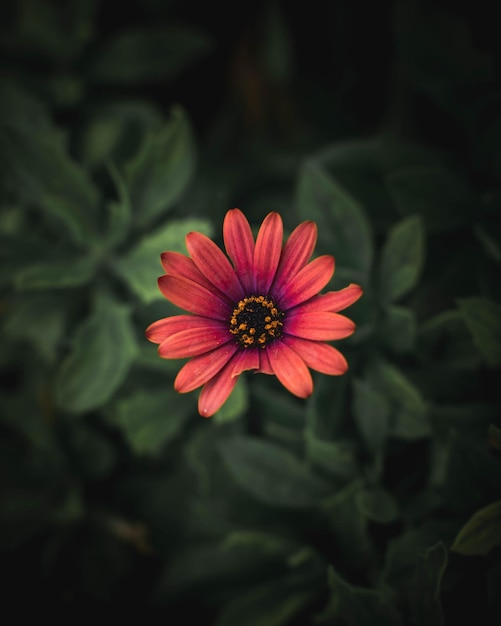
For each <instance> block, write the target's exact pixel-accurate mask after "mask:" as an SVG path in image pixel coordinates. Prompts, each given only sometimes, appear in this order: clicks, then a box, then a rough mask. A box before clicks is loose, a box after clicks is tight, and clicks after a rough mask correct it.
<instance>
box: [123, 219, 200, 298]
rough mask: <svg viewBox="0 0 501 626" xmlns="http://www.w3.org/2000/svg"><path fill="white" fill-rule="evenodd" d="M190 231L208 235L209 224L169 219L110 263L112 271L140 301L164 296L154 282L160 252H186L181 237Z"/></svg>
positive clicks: (158, 267)
mask: <svg viewBox="0 0 501 626" xmlns="http://www.w3.org/2000/svg"><path fill="white" fill-rule="evenodd" d="M190 231H199V232H202V233H204V234H206V235H209V236H210V235H211V234H212V226H211V224H210V223H209V222H208V221H207V220H201V219H191V218H190V219H185V220H175V221H170V222H168V223H167V224H165V225H164V226H161V227H160V228H158V230H156V231H155V232H154V233H152V234H150V235H146V236H145V237H143V238H142V239H141V241H140V242H139V243H138V244H137V246H136V247H135V248H133V249H132V250H131V251H130V252H128V253H127V254H126V255H125V256H123V257H121V258H118V259H117V260H116V261H115V262H114V264H113V267H114V268H115V270H116V271H117V272H118V274H119V275H120V276H121V277H122V278H123V280H124V281H125V282H126V283H127V284H128V285H129V287H130V288H131V289H132V291H133V292H134V293H135V294H136V295H137V296H138V297H139V298H141V300H142V301H143V302H146V303H149V302H153V301H154V300H161V299H162V298H164V296H162V294H161V293H160V291H159V289H158V284H157V278H158V276H159V275H160V274H161V273H162V267H161V265H160V255H161V253H162V252H165V251H167V250H168V251H171V252H182V253H184V254H186V245H185V242H184V239H185V236H186V235H187V234H188V233H189V232H190Z"/></svg>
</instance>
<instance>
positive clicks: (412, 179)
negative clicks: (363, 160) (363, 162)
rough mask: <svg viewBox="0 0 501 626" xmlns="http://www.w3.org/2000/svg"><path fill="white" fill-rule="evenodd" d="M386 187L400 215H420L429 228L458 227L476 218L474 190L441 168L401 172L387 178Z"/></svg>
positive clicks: (408, 169)
mask: <svg viewBox="0 0 501 626" xmlns="http://www.w3.org/2000/svg"><path fill="white" fill-rule="evenodd" d="M387 185H388V189H389V191H390V194H391V195H392V197H393V199H394V201H395V205H396V207H397V210H398V211H399V213H400V214H402V215H405V216H407V215H421V216H422V217H423V219H424V221H425V223H426V226H427V227H428V228H431V229H436V230H445V229H452V228H458V227H460V226H464V225H465V224H467V223H468V222H472V221H474V220H475V218H476V215H477V207H478V204H479V200H478V198H477V197H476V195H475V193H474V191H473V189H472V188H471V187H469V186H468V185H467V184H466V182H465V181H464V179H463V178H461V177H460V176H459V175H456V174H455V173H454V172H452V171H450V170H448V169H445V168H443V167H436V166H434V167H429V166H419V167H412V168H407V169H404V170H400V171H397V172H394V173H393V174H391V175H390V176H389V177H388V178H387Z"/></svg>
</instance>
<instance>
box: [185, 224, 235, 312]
mask: <svg viewBox="0 0 501 626" xmlns="http://www.w3.org/2000/svg"><path fill="white" fill-rule="evenodd" d="M186 247H187V248H188V252H189V253H190V255H191V258H192V259H193V261H194V263H195V265H196V266H197V268H198V269H199V270H200V272H201V273H202V274H203V275H204V276H205V278H207V280H209V281H210V282H211V283H212V284H213V285H215V286H216V287H217V288H218V289H219V291H221V292H222V293H224V294H226V295H227V296H228V297H229V298H231V299H232V300H234V301H235V300H236V301H238V300H240V299H241V298H242V297H243V296H244V292H243V289H242V285H241V284H240V282H239V280H238V278H237V275H236V274H235V270H234V269H233V267H232V266H231V263H230V262H229V261H228V258H227V257H226V255H225V254H224V253H223V251H222V250H221V249H220V248H219V247H218V246H217V245H216V244H215V243H214V242H213V241H212V239H209V237H207V236H206V235H204V234H202V233H197V232H192V233H188V235H186Z"/></svg>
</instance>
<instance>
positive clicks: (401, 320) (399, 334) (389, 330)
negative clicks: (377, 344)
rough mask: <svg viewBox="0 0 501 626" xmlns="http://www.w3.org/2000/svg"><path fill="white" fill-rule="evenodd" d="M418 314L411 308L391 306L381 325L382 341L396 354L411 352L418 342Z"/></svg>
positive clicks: (385, 313)
mask: <svg viewBox="0 0 501 626" xmlns="http://www.w3.org/2000/svg"><path fill="white" fill-rule="evenodd" d="M416 335H417V324H416V316H415V315H414V312H413V311H411V310H410V309H406V308H404V307H400V306H389V307H387V308H386V309H385V311H384V317H383V320H382V322H381V325H380V327H379V336H380V341H381V343H382V344H383V345H384V346H385V347H387V348H388V349H389V350H391V351H392V352H393V353H394V354H403V353H406V352H410V351H411V350H412V349H413V348H414V346H415V343H416Z"/></svg>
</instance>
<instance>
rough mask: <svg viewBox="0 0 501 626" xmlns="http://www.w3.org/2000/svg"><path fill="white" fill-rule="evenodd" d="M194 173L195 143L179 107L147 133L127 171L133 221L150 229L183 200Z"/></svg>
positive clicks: (187, 122) (126, 178)
mask: <svg viewBox="0 0 501 626" xmlns="http://www.w3.org/2000/svg"><path fill="white" fill-rule="evenodd" d="M194 170H195V143H194V139H193V132H192V129H191V126H190V123H189V121H188V118H187V116H186V114H185V112H184V111H183V109H182V108H181V107H179V106H175V107H173V108H172V115H171V119H170V120H169V121H168V122H167V123H166V124H165V125H164V127H163V128H162V129H160V130H159V131H158V132H154V133H153V132H152V133H148V134H147V135H146V138H145V139H144V141H143V143H142V145H141V147H140V149H139V150H138V152H137V154H136V155H135V156H134V158H133V159H132V160H131V161H130V162H129V163H128V165H127V167H126V169H125V181H126V183H127V185H128V188H129V192H130V198H131V204H132V210H133V213H134V220H135V222H136V224H137V225H138V226H140V227H145V226H149V225H150V224H151V223H152V222H154V221H155V220H157V219H158V218H159V217H161V216H162V215H165V214H166V213H167V212H168V211H169V210H170V209H172V207H173V206H174V205H175V203H176V202H177V201H178V200H179V199H180V198H181V196H182V195H183V193H184V192H185V190H186V187H187V185H188V183H189V182H190V180H191V178H192V176H193V173H194Z"/></svg>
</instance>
